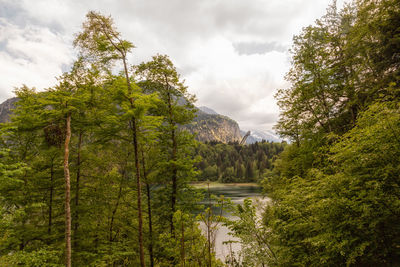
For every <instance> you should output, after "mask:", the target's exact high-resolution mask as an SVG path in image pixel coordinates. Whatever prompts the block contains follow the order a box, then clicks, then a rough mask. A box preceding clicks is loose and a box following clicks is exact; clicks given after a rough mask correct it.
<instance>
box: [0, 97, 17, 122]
mask: <svg viewBox="0 0 400 267" xmlns="http://www.w3.org/2000/svg"><path fill="white" fill-rule="evenodd" d="M17 101H18V98H16V97H13V98H10V99H7V100H6V101H4V102H3V103H1V104H0V123H2V122H7V121H8V120H9V119H10V115H11V113H12V109H13V108H14V107H15V106H14V104H15V102H17Z"/></svg>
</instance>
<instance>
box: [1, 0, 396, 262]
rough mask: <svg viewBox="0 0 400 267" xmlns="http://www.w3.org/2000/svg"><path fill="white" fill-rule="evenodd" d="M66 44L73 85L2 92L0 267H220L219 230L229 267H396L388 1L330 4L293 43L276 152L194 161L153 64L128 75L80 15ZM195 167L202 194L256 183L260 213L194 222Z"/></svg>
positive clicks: (179, 94)
mask: <svg viewBox="0 0 400 267" xmlns="http://www.w3.org/2000/svg"><path fill="white" fill-rule="evenodd" d="M74 44H75V46H76V47H77V49H78V51H79V56H80V57H79V58H78V60H77V61H76V62H75V64H74V66H73V68H72V70H71V71H70V72H68V73H65V74H64V75H63V76H62V77H60V78H59V82H58V84H57V85H55V86H54V87H52V88H49V89H47V90H45V91H44V92H36V91H35V90H34V89H31V88H27V87H26V86H22V87H21V88H18V89H16V95H17V96H18V98H19V101H18V103H17V107H16V109H15V111H14V115H13V116H12V119H11V122H10V123H7V124H4V125H2V126H1V132H0V134H1V135H0V141H1V150H0V265H1V266H18V265H20V266H21V265H22V266H62V265H66V266H71V264H72V265H74V266H139V265H141V266H145V265H150V266H154V265H157V266H175V265H181V266H219V265H221V264H222V263H221V262H219V261H218V260H216V259H215V256H214V255H213V252H212V251H213V250H212V241H211V240H210V236H211V232H213V233H215V230H216V227H215V225H217V224H221V223H222V222H224V223H225V224H226V225H227V226H228V227H229V228H230V229H231V230H232V232H233V234H234V235H235V236H236V237H237V238H238V239H239V242H240V243H241V245H242V250H241V251H240V252H238V253H236V254H235V253H232V254H230V255H229V257H228V258H227V264H228V265H230V266H398V265H399V262H400V224H399V222H400V86H399V83H400V5H399V2H398V0H356V1H354V2H353V3H351V4H348V5H346V6H345V8H344V9H343V10H341V11H340V12H339V11H337V10H336V6H335V5H334V4H333V5H332V6H330V7H329V8H328V11H327V14H326V15H325V16H323V17H322V18H321V19H319V20H317V21H316V23H315V25H311V26H308V27H306V28H304V29H303V31H302V32H301V33H300V34H299V35H298V36H295V37H294V45H293V48H292V50H291V51H292V67H291V70H290V71H289V73H288V74H287V80H288V81H289V82H290V84H291V86H290V88H287V89H282V90H279V92H278V93H277V96H276V97H277V99H278V104H279V106H280V108H281V110H282V112H281V115H280V119H279V121H278V124H277V126H276V129H277V130H278V131H279V133H280V134H281V135H282V136H283V137H285V138H288V139H289V140H290V144H284V143H282V144H274V143H268V142H263V143H257V144H254V145H251V146H244V147H243V146H238V145H236V144H229V145H226V144H218V143H209V144H200V145H199V146H197V147H196V142H195V140H194V136H193V135H192V134H190V133H189V132H187V131H185V130H183V128H182V127H181V125H184V124H187V123H188V122H190V121H191V120H192V119H193V116H194V114H195V108H194V106H193V97H192V96H191V95H189V94H188V93H187V90H186V87H185V85H184V84H183V82H182V80H181V79H180V77H179V75H178V73H177V72H176V69H175V67H174V66H173V64H172V62H171V61H170V60H169V58H168V57H167V56H162V55H157V56H155V57H153V59H152V60H151V61H150V62H146V63H142V64H140V65H137V66H130V65H129V64H128V62H127V55H128V53H129V52H130V51H131V49H132V48H133V47H134V46H133V44H132V43H130V42H129V41H126V40H123V39H122V37H121V36H120V34H119V33H118V32H117V31H116V29H115V28H114V26H113V24H112V20H111V18H109V17H104V16H102V15H100V14H98V13H95V12H90V13H89V14H88V15H87V21H86V22H85V23H84V25H83V29H82V32H80V33H79V34H77V35H76V39H75V42H74ZM115 64H118V65H119V66H121V67H122V71H121V72H120V73H119V74H115V73H114V72H113V71H114V70H115V68H114V67H113V66H115ZM181 98H186V99H187V100H188V101H186V102H185V103H183V104H182V103H178V100H179V99H181ZM282 150H283V152H282V153H280V154H279V156H276V155H277V154H278V153H279V152H280V151H282ZM196 153H197V154H198V155H201V156H202V157H203V160H201V159H197V158H196V157H195V155H196ZM195 166H197V167H198V168H199V169H200V170H201V171H202V172H200V179H203V180H206V179H207V180H219V181H222V182H228V181H249V180H259V179H262V184H263V186H264V189H265V192H266V193H267V194H268V196H269V197H270V198H271V201H270V202H268V203H265V202H264V204H260V205H258V206H256V205H254V204H253V203H252V201H251V200H249V199H248V200H246V201H245V202H244V204H243V205H240V206H238V207H236V208H235V210H234V211H233V213H234V215H236V216H237V218H238V220H235V221H227V220H225V221H224V220H222V219H221V218H220V217H218V216H216V215H213V214H212V211H211V209H210V208H208V209H206V210H205V211H204V210H203V211H201V210H200V208H201V207H199V205H197V203H198V201H199V200H200V199H201V198H202V196H201V194H200V193H199V192H198V191H197V190H195V189H193V188H192V187H191V186H190V185H189V182H190V181H193V180H195V179H196V176H197V175H198V173H199V172H198V171H197V170H196V169H195ZM221 201H223V198H222V200H220V203H221ZM222 204H224V203H222ZM260 207H261V208H262V212H263V213H262V215H263V216H259V215H260V213H259V212H258V211H259V210H258V208H260ZM195 213H200V215H199V217H197V219H196V218H195V217H194V215H193V214H195ZM198 220H202V221H203V222H204V225H206V228H207V229H208V232H207V234H206V235H203V234H202V233H201V231H200V229H199V225H198V223H197V222H196V221H198Z"/></svg>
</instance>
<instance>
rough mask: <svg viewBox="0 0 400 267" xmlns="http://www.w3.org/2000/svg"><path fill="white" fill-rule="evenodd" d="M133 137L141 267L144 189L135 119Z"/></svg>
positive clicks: (142, 259)
mask: <svg viewBox="0 0 400 267" xmlns="http://www.w3.org/2000/svg"><path fill="white" fill-rule="evenodd" d="M131 122H132V135H133V148H134V153H135V168H136V187H137V207H138V231H139V233H138V234H139V257H140V266H142V267H144V266H145V261H144V251H143V218H142V196H141V194H142V188H141V182H140V165H139V155H138V154H139V153H138V142H137V126H136V120H135V118H132V120H131Z"/></svg>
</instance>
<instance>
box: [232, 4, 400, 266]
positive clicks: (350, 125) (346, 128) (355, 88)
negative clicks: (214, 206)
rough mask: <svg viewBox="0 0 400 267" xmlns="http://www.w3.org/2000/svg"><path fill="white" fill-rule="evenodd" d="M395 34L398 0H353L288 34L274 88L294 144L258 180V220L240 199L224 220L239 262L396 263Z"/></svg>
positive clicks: (399, 59)
mask: <svg viewBox="0 0 400 267" xmlns="http://www.w3.org/2000/svg"><path fill="white" fill-rule="evenodd" d="M399 36H400V5H399V1H397V0H379V1H370V0H360V1H355V2H354V3H352V4H347V5H345V7H344V8H343V9H342V10H341V11H340V12H339V11H337V10H336V7H335V5H332V6H331V7H329V9H328V11H327V14H326V15H325V16H323V17H322V18H321V19H319V20H317V21H316V23H315V24H314V25H312V26H308V27H305V28H304V29H303V31H302V32H301V34H299V35H298V36H295V37H294V45H293V48H292V50H291V51H292V68H291V70H290V72H289V73H288V74H287V79H288V81H289V82H290V83H291V87H290V88H287V89H283V90H280V91H279V92H278V94H277V99H278V103H279V106H280V108H281V110H282V113H281V115H280V119H279V122H278V124H277V130H278V131H279V132H280V134H281V135H283V136H285V137H287V138H289V139H290V140H291V141H292V142H293V143H292V144H291V145H288V146H286V147H285V149H284V151H283V152H282V153H281V154H280V156H279V159H277V160H276V161H275V167H274V169H273V172H272V173H269V174H268V175H267V177H266V179H265V180H264V181H263V183H264V187H265V190H266V192H267V193H268V196H270V197H271V198H272V202H271V205H268V206H267V207H266V211H265V213H264V218H263V220H258V219H257V217H256V216H255V215H254V214H255V213H254V210H253V208H251V206H250V205H249V204H248V203H247V204H246V205H244V206H243V207H242V209H240V210H238V216H239V217H240V218H241V220H239V221H238V222H237V224H236V225H233V226H232V229H233V230H234V231H235V232H236V234H237V235H238V236H239V237H240V238H241V240H242V242H243V246H242V248H243V250H242V252H243V254H242V255H243V258H244V260H245V261H247V262H248V263H247V266H251V265H257V266H258V265H262V264H267V265H268V266H398V265H399V262H400V247H399V246H400V224H399V222H400V86H399V85H400V38H399ZM243 229H247V231H246V230H245V231H243ZM250 233H253V235H251V234H250ZM254 233H258V234H255V235H254ZM252 236H256V237H257V236H261V237H262V238H255V239H254V238H253V239H252V238H251V237H252ZM260 243H261V244H263V245H260ZM246 248H247V249H246Z"/></svg>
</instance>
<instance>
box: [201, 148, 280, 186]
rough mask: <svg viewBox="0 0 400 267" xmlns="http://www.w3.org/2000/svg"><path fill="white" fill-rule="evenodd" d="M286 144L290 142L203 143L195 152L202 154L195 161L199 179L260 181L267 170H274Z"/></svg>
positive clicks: (237, 181)
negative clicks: (274, 164)
mask: <svg viewBox="0 0 400 267" xmlns="http://www.w3.org/2000/svg"><path fill="white" fill-rule="evenodd" d="M285 145H286V142H282V143H273V142H268V141H262V142H256V143H254V144H249V145H245V146H243V145H239V144H238V143H228V144H224V143H220V142H207V143H200V144H199V145H198V146H197V147H196V148H195V155H196V156H200V157H201V160H200V161H199V162H196V163H195V167H196V168H197V170H199V171H200V174H199V176H198V180H199V181H207V180H208V181H218V182H221V183H240V182H260V181H261V180H262V179H263V178H264V176H265V175H266V173H267V172H269V171H272V169H273V163H274V161H275V159H276V158H277V156H278V155H279V153H281V152H282V151H283V149H284V147H285Z"/></svg>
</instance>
